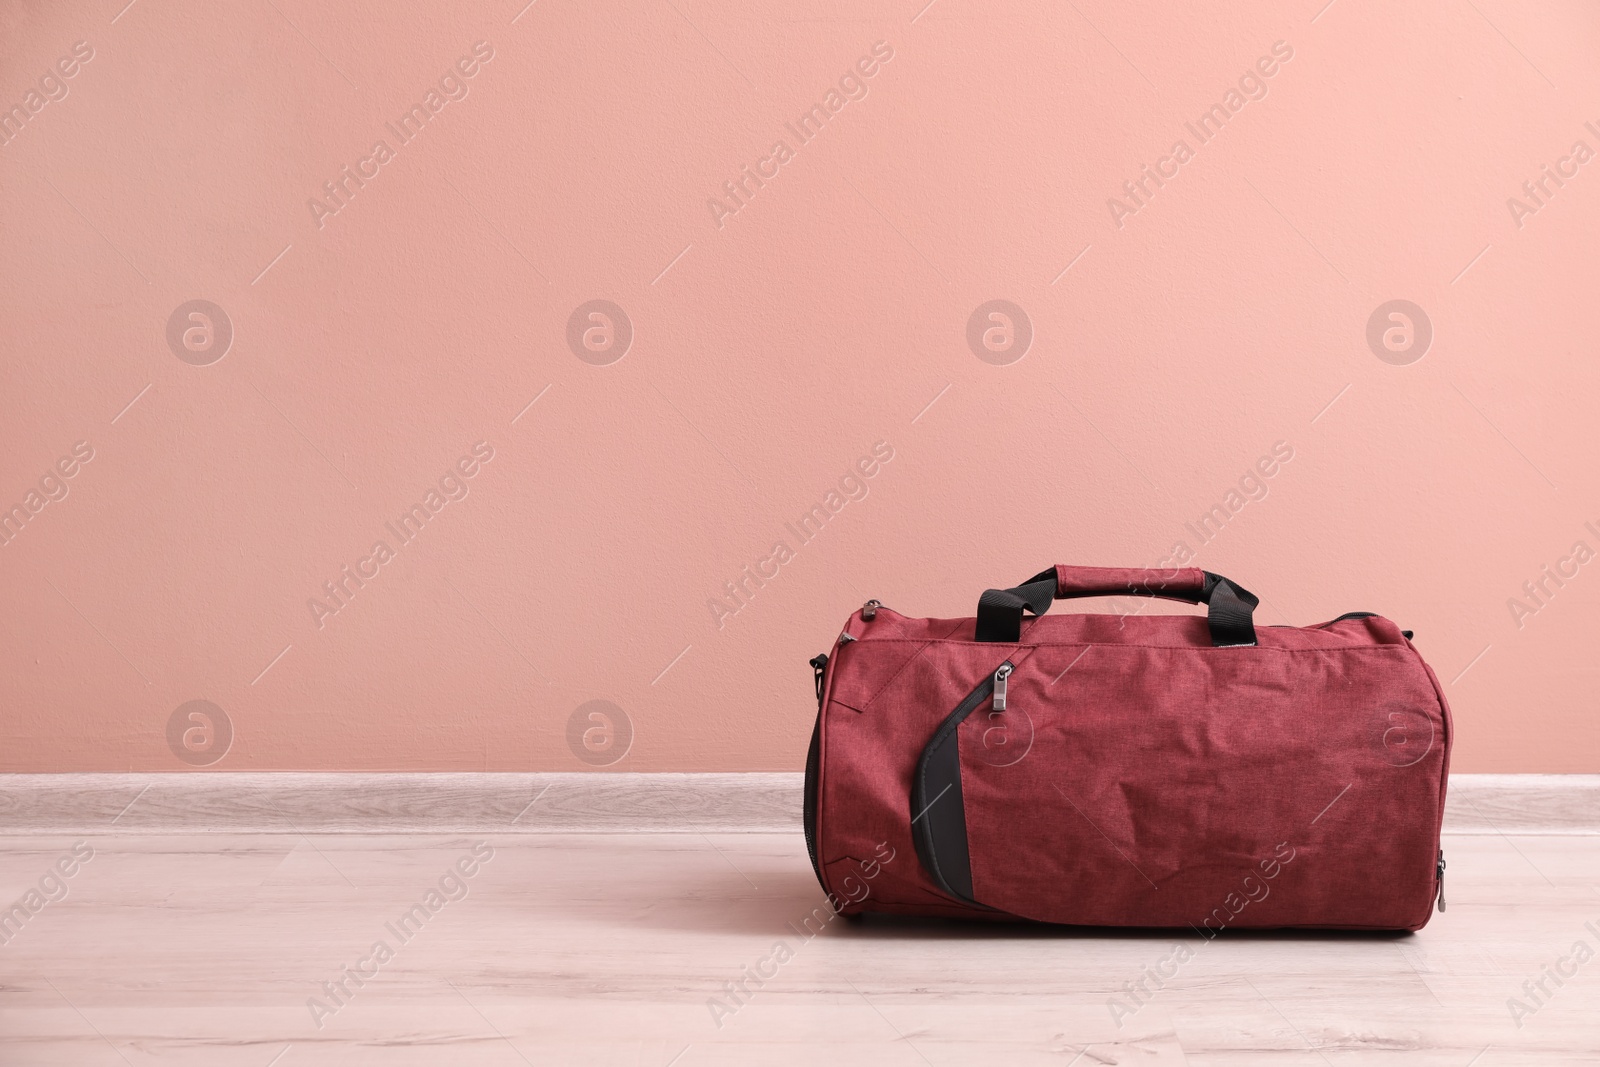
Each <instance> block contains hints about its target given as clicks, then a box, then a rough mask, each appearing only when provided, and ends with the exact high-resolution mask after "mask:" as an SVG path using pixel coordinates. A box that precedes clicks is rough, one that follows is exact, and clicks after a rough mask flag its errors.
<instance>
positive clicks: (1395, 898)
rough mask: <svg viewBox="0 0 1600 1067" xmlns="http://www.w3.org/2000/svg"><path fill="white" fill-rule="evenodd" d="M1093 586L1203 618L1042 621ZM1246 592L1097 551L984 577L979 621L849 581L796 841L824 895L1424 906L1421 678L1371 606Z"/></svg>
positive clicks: (1423, 916)
mask: <svg viewBox="0 0 1600 1067" xmlns="http://www.w3.org/2000/svg"><path fill="white" fill-rule="evenodd" d="M1110 595H1126V596H1133V597H1163V598H1166V599H1169V600H1182V601H1187V602H1189V603H1193V604H1204V605H1206V609H1207V616H1206V618H1204V619H1202V618H1199V617H1195V616H1183V615H1143V614H1139V613H1138V612H1137V611H1132V612H1130V613H1128V614H1122V615H1053V616H1045V615H1044V613H1045V612H1046V611H1047V610H1048V609H1049V607H1050V604H1051V602H1052V601H1054V600H1056V599H1061V598H1066V597H1082V596H1110ZM1129 603H1130V604H1132V605H1135V606H1137V605H1141V604H1143V603H1144V602H1143V601H1130V602H1129ZM1256 604H1257V599H1256V597H1255V596H1253V595H1252V594H1250V593H1249V592H1247V591H1246V590H1244V589H1242V588H1240V587H1239V586H1237V585H1235V584H1234V583H1232V582H1230V581H1228V580H1227V579H1226V578H1222V577H1219V576H1218V575H1215V574H1211V573H1209V572H1206V571H1202V570H1198V569H1194V568H1186V569H1180V570H1133V569H1110V568H1099V567H1056V568H1053V569H1052V570H1048V571H1045V572H1044V573H1042V574H1039V575H1036V576H1034V577H1033V578H1031V579H1029V580H1028V581H1027V582H1025V583H1023V584H1022V585H1019V586H1017V587H1015V588H1013V589H991V590H989V591H987V592H985V593H984V594H983V597H982V598H981V599H980V600H979V602H978V614H977V617H976V618H975V619H971V618H968V619H913V618H908V617H906V616H904V615H901V614H899V613H898V612H895V611H891V610H890V609H888V608H886V607H882V606H880V605H879V604H878V602H877V601H875V600H870V601H868V602H867V604H866V606H865V607H863V608H862V609H861V610H860V611H858V612H856V613H854V614H852V615H851V616H850V618H849V619H848V620H847V621H846V623H845V628H844V632H843V633H841V634H840V635H839V639H838V642H837V643H836V644H835V645H834V648H833V652H832V653H831V654H830V655H824V656H818V657H817V658H816V659H814V660H812V666H813V667H814V668H815V669H816V680H817V698H818V702H819V710H818V715H817V727H816V731H815V733H814V734H813V735H812V739H811V751H810V754H809V756H808V758H807V760H806V784H805V788H806V793H805V829H806V845H807V847H808V849H809V850H810V853H811V861H812V864H813V866H814V867H815V869H816V873H817V878H818V879H819V880H820V881H821V883H822V888H823V889H824V890H825V891H826V892H827V893H828V894H829V897H830V900H831V902H832V904H833V907H834V908H835V909H837V910H839V911H841V912H843V913H846V914H854V913H860V912H865V911H877V912H899V913H908V914H919V915H948V916H960V917H986V918H1022V919H1034V920H1038V921H1040V922H1051V923H1076V924H1086V925H1105V926H1162V927H1193V928H1194V929H1196V930H1197V931H1201V932H1203V933H1205V934H1206V935H1207V936H1210V935H1211V934H1212V933H1213V932H1214V931H1217V930H1220V929H1225V928H1230V927H1289V926H1301V927H1307V926H1314V927H1342V928H1351V929H1382V930H1417V929H1420V928H1421V927H1422V926H1423V925H1424V924H1425V923H1427V921H1428V918H1429V916H1430V915H1431V913H1432V910H1433V904H1434V900H1435V899H1436V898H1437V900H1438V903H1439V910H1441V911H1443V910H1444V856H1443V853H1442V852H1441V851H1440V849H1439V826H1440V821H1441V818H1442V815H1443V812H1444V793H1445V776H1446V773H1447V769H1448V767H1449V762H1450V712H1449V709H1448V707H1447V706H1446V704H1445V699H1444V694H1443V693H1442V692H1441V691H1440V688H1439V683H1438V680H1437V679H1436V678H1435V677H1434V674H1433V671H1432V670H1430V669H1429V668H1428V665H1427V664H1426V663H1424V662H1423V661H1422V657H1421V656H1420V655H1419V654H1418V653H1417V650H1416V648H1415V647H1413V646H1412V644H1411V641H1410V636H1411V635H1410V633H1408V632H1406V631H1402V630H1400V629H1399V628H1398V627H1397V626H1395V624H1394V623H1392V622H1390V621H1389V620H1388V619H1384V618H1380V617H1378V616H1377V615H1373V614H1371V613H1368V612H1355V613H1352V614H1349V615H1342V616H1340V617H1339V618H1337V619H1334V620H1333V621H1332V622H1325V623H1322V624H1321V625H1318V626H1306V627H1294V626H1264V627H1260V628H1258V627H1256V625H1255V623H1254V620H1253V618H1252V612H1253V611H1254V609H1255V606H1256ZM1025 610H1026V611H1030V612H1032V613H1033V614H1034V615H1036V616H1040V617H1038V618H1029V619H1024V617H1023V613H1024V611H1025Z"/></svg>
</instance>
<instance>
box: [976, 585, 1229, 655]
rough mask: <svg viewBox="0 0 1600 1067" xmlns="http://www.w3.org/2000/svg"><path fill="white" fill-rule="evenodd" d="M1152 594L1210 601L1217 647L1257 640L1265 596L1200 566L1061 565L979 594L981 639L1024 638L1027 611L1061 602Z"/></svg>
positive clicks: (1041, 611)
mask: <svg viewBox="0 0 1600 1067" xmlns="http://www.w3.org/2000/svg"><path fill="white" fill-rule="evenodd" d="M1119 595H1126V596H1148V597H1159V598H1161V599H1163V600H1181V601H1183V602H1185V603H1188V604H1204V605H1206V625H1207V627H1208V628H1209V629H1210V630H1211V643H1212V645H1214V646H1215V647H1217V648H1237V647H1244V646H1251V645H1254V644H1255V643H1256V628H1255V618H1254V615H1253V612H1254V611H1255V609H1256V605H1258V604H1260V603H1261V601H1260V598H1258V597H1257V596H1256V595H1255V594H1254V593H1252V592H1250V591H1249V590H1248V589H1245V588H1244V587H1243V586H1241V585H1237V584H1235V583H1234V582H1231V581H1229V580H1228V579H1226V578H1224V577H1222V576H1221V575H1220V574H1212V573H1211V572H1210V571H1203V570H1201V569H1200V568H1198V567H1176V568H1172V569H1169V570H1163V569H1160V568H1155V567H1069V566H1066V565H1065V564H1057V565H1056V566H1054V567H1052V568H1050V569H1049V570H1044V571H1040V572H1039V573H1038V574H1035V575H1034V576H1033V577H1032V578H1029V579H1028V580H1027V581H1025V582H1023V583H1022V584H1020V585H1016V586H1013V587H1012V588H1010V589H986V590H984V593H983V596H981V597H979V598H978V625H977V633H976V639H977V640H979V641H993V642H999V643H1003V644H1015V643H1017V642H1018V641H1020V640H1022V612H1023V610H1024V609H1026V610H1028V611H1031V612H1033V613H1034V614H1035V615H1043V614H1044V613H1045V612H1047V611H1049V610H1050V605H1051V603H1053V602H1054V601H1056V600H1067V599H1070V598H1072V597H1084V596H1119Z"/></svg>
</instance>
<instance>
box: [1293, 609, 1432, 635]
mask: <svg viewBox="0 0 1600 1067" xmlns="http://www.w3.org/2000/svg"><path fill="white" fill-rule="evenodd" d="M1377 617H1378V613H1377V612H1376V611H1347V612H1345V613H1344V614H1343V615H1340V616H1339V617H1338V618H1337V619H1329V620H1328V621H1327V622H1325V623H1323V624H1322V625H1321V626H1318V627H1317V629H1318V630H1321V629H1323V628H1324V627H1328V626H1332V625H1333V624H1334V623H1336V622H1344V620H1346V619H1375V618H1377ZM1400 636H1401V637H1404V638H1405V639H1406V640H1407V641H1409V640H1411V638H1412V633H1411V631H1410V630H1401V631H1400Z"/></svg>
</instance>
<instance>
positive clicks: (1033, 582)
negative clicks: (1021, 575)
mask: <svg viewBox="0 0 1600 1067" xmlns="http://www.w3.org/2000/svg"><path fill="white" fill-rule="evenodd" d="M1055 599H1056V571H1055V568H1054V567H1052V568H1050V569H1049V570H1047V571H1043V572H1041V573H1039V574H1035V575H1034V576H1033V577H1032V578H1029V579H1028V580H1027V581H1026V582H1023V583H1022V584H1021V585H1018V586H1014V587H1012V588H1010V589H985V590H984V591H983V595H982V596H981V597H979V598H978V630H977V633H978V637H977V639H978V640H979V641H1001V642H1008V643H1012V644H1014V643H1016V642H1017V641H1020V640H1022V609H1023V608H1027V609H1028V610H1029V611H1031V612H1033V613H1034V614H1035V615H1043V614H1044V613H1045V612H1047V611H1049V610H1050V605H1051V604H1052V603H1053V602H1054V601H1055Z"/></svg>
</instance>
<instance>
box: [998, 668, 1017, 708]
mask: <svg viewBox="0 0 1600 1067" xmlns="http://www.w3.org/2000/svg"><path fill="white" fill-rule="evenodd" d="M1014 669H1015V668H1014V667H1012V666H1011V664H1010V663H1009V662H1006V663H1002V664H1000V666H999V667H998V668H996V670H995V672H994V710H995V711H1005V710H1006V679H1007V678H1010V677H1011V672H1012V671H1013V670H1014Z"/></svg>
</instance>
